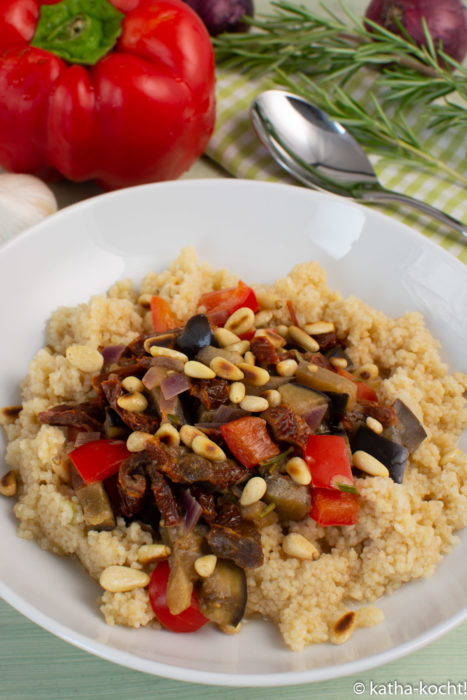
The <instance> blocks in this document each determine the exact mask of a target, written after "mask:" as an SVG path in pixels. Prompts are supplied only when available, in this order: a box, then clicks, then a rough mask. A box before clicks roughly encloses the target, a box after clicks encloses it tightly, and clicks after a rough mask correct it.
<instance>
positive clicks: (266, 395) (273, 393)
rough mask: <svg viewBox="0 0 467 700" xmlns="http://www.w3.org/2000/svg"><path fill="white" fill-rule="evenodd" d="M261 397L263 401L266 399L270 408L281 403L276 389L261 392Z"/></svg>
mask: <svg viewBox="0 0 467 700" xmlns="http://www.w3.org/2000/svg"><path fill="white" fill-rule="evenodd" d="M261 396H262V397H263V399H266V401H267V402H268V404H269V407H270V408H274V407H275V406H280V405H281V403H282V396H281V394H280V392H279V391H277V389H267V390H266V391H263V393H262V394H261Z"/></svg>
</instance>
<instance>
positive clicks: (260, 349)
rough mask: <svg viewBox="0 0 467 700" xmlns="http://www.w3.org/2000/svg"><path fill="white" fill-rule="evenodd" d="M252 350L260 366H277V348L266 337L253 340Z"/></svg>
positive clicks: (259, 336)
mask: <svg viewBox="0 0 467 700" xmlns="http://www.w3.org/2000/svg"><path fill="white" fill-rule="evenodd" d="M250 348H251V352H252V353H253V354H254V356H255V358H256V362H257V363H258V364H259V365H262V366H264V365H275V364H277V363H278V362H279V355H278V354H277V350H276V348H275V347H274V345H273V344H272V343H271V341H270V340H269V339H268V338H266V336H264V335H257V336H255V337H254V338H252V339H251V341H250Z"/></svg>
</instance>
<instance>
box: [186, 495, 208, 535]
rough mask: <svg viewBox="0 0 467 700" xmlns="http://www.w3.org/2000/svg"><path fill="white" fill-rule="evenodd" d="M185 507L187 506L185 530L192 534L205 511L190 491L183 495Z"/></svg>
mask: <svg viewBox="0 0 467 700" xmlns="http://www.w3.org/2000/svg"><path fill="white" fill-rule="evenodd" d="M183 505H184V506H185V521H184V525H185V530H186V532H187V533H188V532H191V531H192V530H193V528H194V526H195V525H196V523H197V522H198V520H199V519H200V517H201V513H202V512H203V509H202V508H201V506H200V504H199V503H198V501H197V500H196V498H194V497H193V496H192V495H191V491H190V489H187V490H186V491H185V492H184V494H183Z"/></svg>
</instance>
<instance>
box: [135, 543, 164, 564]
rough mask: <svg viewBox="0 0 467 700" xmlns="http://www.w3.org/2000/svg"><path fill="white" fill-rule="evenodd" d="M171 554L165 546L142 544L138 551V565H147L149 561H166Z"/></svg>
mask: <svg viewBox="0 0 467 700" xmlns="http://www.w3.org/2000/svg"><path fill="white" fill-rule="evenodd" d="M171 552H172V550H171V549H170V547H168V546H167V545H166V544H143V545H141V547H140V548H139V549H138V561H139V562H140V564H148V563H149V562H151V561H160V560H161V559H168V558H169V557H170V554H171Z"/></svg>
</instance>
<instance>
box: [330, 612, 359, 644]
mask: <svg viewBox="0 0 467 700" xmlns="http://www.w3.org/2000/svg"><path fill="white" fill-rule="evenodd" d="M356 624H357V618H356V615H355V612H354V611H353V610H349V612H346V613H344V615H342V617H340V618H339V619H338V620H337V622H336V623H335V625H334V628H333V630H332V632H331V635H330V637H329V639H330V641H331V642H332V643H333V644H343V643H344V642H346V641H347V640H348V639H349V638H350V636H351V635H352V632H353V631H354V629H355V627H356Z"/></svg>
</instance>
